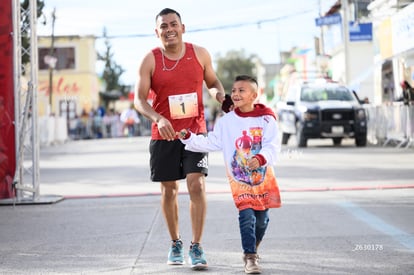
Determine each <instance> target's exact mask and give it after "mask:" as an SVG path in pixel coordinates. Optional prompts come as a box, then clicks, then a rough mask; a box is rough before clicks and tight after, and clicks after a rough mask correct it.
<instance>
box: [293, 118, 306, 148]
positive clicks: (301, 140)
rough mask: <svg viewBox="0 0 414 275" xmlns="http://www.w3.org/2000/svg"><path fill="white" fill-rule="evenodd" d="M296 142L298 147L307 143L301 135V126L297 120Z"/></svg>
mask: <svg viewBox="0 0 414 275" xmlns="http://www.w3.org/2000/svg"><path fill="white" fill-rule="evenodd" d="M296 142H297V145H298V147H306V146H307V145H308V144H307V143H308V141H307V139H306V138H305V136H304V135H303V131H302V126H301V125H300V123H299V122H298V123H296Z"/></svg>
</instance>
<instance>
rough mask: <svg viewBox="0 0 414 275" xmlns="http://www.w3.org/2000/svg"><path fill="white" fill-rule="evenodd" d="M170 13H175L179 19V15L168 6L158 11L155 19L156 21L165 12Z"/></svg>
mask: <svg viewBox="0 0 414 275" xmlns="http://www.w3.org/2000/svg"><path fill="white" fill-rule="evenodd" d="M170 13H175V14H176V15H177V16H178V18H179V19H180V21H181V15H180V14H179V13H178V12H177V11H175V10H173V9H170V8H165V9H163V10H162V11H160V12H159V13H158V14H157V16H155V21H157V19H158V17H160V16H163V15H167V14H170Z"/></svg>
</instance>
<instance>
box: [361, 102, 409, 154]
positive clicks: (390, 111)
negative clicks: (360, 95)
mask: <svg viewBox="0 0 414 275" xmlns="http://www.w3.org/2000/svg"><path fill="white" fill-rule="evenodd" d="M364 107H365V109H366V110H367V113H368V136H367V138H368V142H369V143H371V144H382V146H390V145H394V146H396V147H405V148H408V147H411V146H412V145H413V142H414V141H413V137H414V125H413V124H414V106H412V105H411V106H409V105H403V104H402V103H401V102H394V103H393V104H392V105H382V106H369V105H365V106H364Z"/></svg>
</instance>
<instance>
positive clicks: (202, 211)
mask: <svg viewBox="0 0 414 275" xmlns="http://www.w3.org/2000/svg"><path fill="white" fill-rule="evenodd" d="M155 33H156V35H157V37H158V38H159V39H160V41H161V46H160V47H159V48H155V49H153V50H151V51H150V52H149V53H148V54H146V56H145V57H144V58H143V60H142V62H141V64H140V66H139V70H138V81H137V84H136V89H135V101H134V102H135V107H136V109H137V110H138V111H139V112H140V113H141V114H143V115H144V116H146V117H147V118H148V119H150V120H151V121H152V131H151V142H150V169H151V180H152V181H154V182H161V194H162V195H161V196H162V197H161V205H162V210H163V214H164V218H165V221H166V223H167V227H168V231H169V234H170V237H171V240H172V243H171V247H170V250H169V254H168V261H167V263H168V264H183V263H184V253H183V242H182V241H181V239H180V230H179V226H178V224H179V222H178V200H177V195H178V188H179V184H178V182H179V180H182V179H186V181H187V188H188V192H189V194H190V217H191V223H192V240H191V244H190V250H189V261H190V265H191V268H192V269H194V270H202V269H206V268H207V261H206V259H205V256H204V252H203V249H202V247H201V239H202V234H203V229H204V222H205V216H206V196H205V176H206V175H207V173H208V160H207V153H194V152H190V151H186V150H184V146H183V144H182V143H181V141H180V140H178V138H177V136H176V132H177V131H179V130H181V129H183V128H185V129H189V130H190V131H192V132H194V133H197V134H206V133H207V129H206V122H205V117H204V104H203V95H202V91H203V82H205V84H206V86H207V88H208V89H209V93H210V95H211V96H212V97H213V98H215V99H216V100H217V101H218V102H219V103H221V104H222V103H223V102H227V101H225V100H226V98H225V93H224V89H223V85H222V84H221V82H220V80H219V79H218V78H217V76H216V73H215V72H214V70H213V66H212V62H211V57H210V54H209V53H208V51H207V50H206V49H205V48H203V47H200V46H197V45H194V44H191V43H184V42H183V38H182V35H183V34H184V33H185V26H184V24H183V23H182V22H181V17H180V14H179V13H178V12H176V11H175V10H172V9H168V8H167V9H163V10H162V11H161V12H160V13H159V14H158V15H157V16H156V29H155ZM150 92H151V93H152V95H153V102H152V104H149V102H148V95H149V93H150Z"/></svg>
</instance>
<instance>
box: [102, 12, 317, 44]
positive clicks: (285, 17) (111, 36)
mask: <svg viewBox="0 0 414 275" xmlns="http://www.w3.org/2000/svg"><path fill="white" fill-rule="evenodd" d="M314 11H315V10H304V11H300V12H296V13H292V14H289V15H284V16H279V17H275V18H269V19H263V20H258V21H254V22H243V23H236V24H229V25H221V26H213V27H206V28H198V29H189V30H186V32H187V33H191V32H192V33H195V32H206V31H217V30H227V29H237V28H242V27H246V26H251V25H257V26H261V25H263V24H267V23H272V22H277V21H282V20H285V19H289V18H291V17H296V16H299V15H302V14H306V13H310V12H314ZM152 36H154V33H150V34H149V33H143V34H139V33H138V34H121V35H108V36H106V37H104V36H97V37H96V38H97V39H101V38H106V39H119V38H142V37H152Z"/></svg>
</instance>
